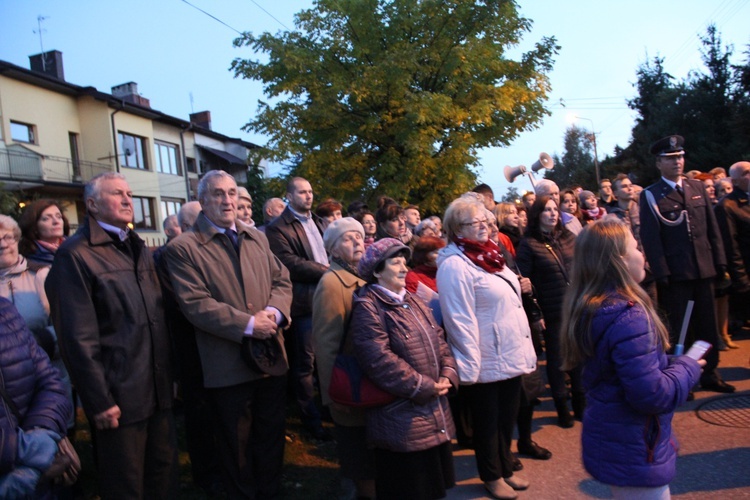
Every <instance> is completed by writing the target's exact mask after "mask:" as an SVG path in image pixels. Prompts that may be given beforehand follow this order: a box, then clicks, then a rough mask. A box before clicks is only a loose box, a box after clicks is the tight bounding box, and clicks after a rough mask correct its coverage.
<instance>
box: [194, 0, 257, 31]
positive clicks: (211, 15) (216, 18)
mask: <svg viewBox="0 0 750 500" xmlns="http://www.w3.org/2000/svg"><path fill="white" fill-rule="evenodd" d="M182 1H183V2H184V3H186V4H188V5H189V6H191V7H192V8H194V9H195V10H197V11H200V12H202V13H204V14H205V15H207V16H208V17H210V18H211V19H213V20H214V21H217V22H219V23H221V24H223V25H224V26H226V27H227V28H229V29H230V30H232V31H234V32H235V33H237V34H238V35H240V36H242V35H244V33H242V32H241V31H239V30H236V29H234V28H232V27H231V26H229V25H228V24H227V23H225V22H224V21H222V20H221V19H219V18H218V17H216V16H214V15H213V14H209V13H208V12H206V11H205V10H203V9H201V8H200V7H197V6H195V5H193V4H191V3H190V2H188V1H187V0H182ZM253 3H255V2H253ZM256 5H257V4H256Z"/></svg>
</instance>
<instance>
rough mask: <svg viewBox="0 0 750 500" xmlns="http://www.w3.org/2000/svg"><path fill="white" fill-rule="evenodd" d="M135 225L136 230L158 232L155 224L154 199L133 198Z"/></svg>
mask: <svg viewBox="0 0 750 500" xmlns="http://www.w3.org/2000/svg"><path fill="white" fill-rule="evenodd" d="M133 212H134V214H133V225H134V226H135V228H136V229H151V230H156V225H155V224H154V216H153V213H154V199H153V198H141V197H139V196H133Z"/></svg>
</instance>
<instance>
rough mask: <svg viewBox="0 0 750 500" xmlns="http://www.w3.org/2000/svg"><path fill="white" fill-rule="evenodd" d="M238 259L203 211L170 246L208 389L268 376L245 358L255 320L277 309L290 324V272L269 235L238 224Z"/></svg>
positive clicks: (174, 272)
mask: <svg viewBox="0 0 750 500" xmlns="http://www.w3.org/2000/svg"><path fill="white" fill-rule="evenodd" d="M237 233H238V235H237V236H238V240H239V245H240V254H239V255H238V254H237V252H235V250H234V248H233V247H232V243H231V242H230V240H229V237H228V236H227V235H225V234H224V233H223V232H220V231H219V230H217V229H216V228H215V227H214V226H213V225H212V224H211V223H210V222H209V220H208V219H207V218H206V216H205V215H204V214H203V212H201V213H200V215H199V216H198V220H197V221H196V222H195V226H194V227H193V231H192V232H189V233H183V234H182V235H180V236H178V237H177V238H175V239H174V240H172V242H170V243H169V245H168V246H167V252H166V258H167V266H168V267H169V272H170V275H171V279H172V285H173V286H174V291H175V296H176V298H177V302H178V303H179V305H180V309H181V310H182V312H183V314H184V315H185V317H186V318H187V319H188V321H190V322H191V323H192V324H193V326H194V327H195V335H196V341H197V343H198V351H199V353H200V357H201V364H202V365H203V377H204V383H205V386H206V387H209V388H215V387H229V386H232V385H237V384H242V383H245V382H250V381H253V380H258V379H260V378H261V377H263V375H261V374H260V373H258V372H255V371H253V370H251V369H250V368H249V367H248V366H247V365H246V364H245V362H244V361H243V360H242V357H241V355H240V345H241V343H242V339H243V337H244V332H245V328H246V327H247V325H248V323H249V322H250V318H251V317H252V316H253V315H254V314H255V313H257V312H258V311H262V310H263V309H265V308H266V306H271V307H275V308H276V309H278V310H279V311H280V312H281V314H282V315H283V316H284V318H285V319H286V321H287V322H288V321H289V307H290V305H291V302H292V284H291V282H290V281H289V273H288V272H287V270H286V268H285V267H284V266H283V265H282V264H281V262H280V261H279V259H277V258H276V257H275V256H274V255H273V253H271V250H270V249H269V247H268V240H267V239H266V237H265V235H264V234H263V233H261V232H260V231H258V230H257V229H255V228H251V227H249V226H246V225H245V224H242V223H241V222H239V221H238V222H237Z"/></svg>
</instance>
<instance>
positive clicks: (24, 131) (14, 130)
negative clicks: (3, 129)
mask: <svg viewBox="0 0 750 500" xmlns="http://www.w3.org/2000/svg"><path fill="white" fill-rule="evenodd" d="M10 137H11V138H12V139H13V140H14V141H16V142H28V143H29V144H36V135H35V134H34V125H29V124H27V123H20V122H14V121H11V122H10Z"/></svg>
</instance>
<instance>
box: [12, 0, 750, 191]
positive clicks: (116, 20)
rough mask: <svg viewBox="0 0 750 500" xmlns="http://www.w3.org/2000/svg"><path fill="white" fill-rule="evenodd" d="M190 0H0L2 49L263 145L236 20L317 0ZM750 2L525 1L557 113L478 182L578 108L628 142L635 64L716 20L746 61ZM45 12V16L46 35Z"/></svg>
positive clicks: (281, 14) (685, 54)
mask: <svg viewBox="0 0 750 500" xmlns="http://www.w3.org/2000/svg"><path fill="white" fill-rule="evenodd" d="M189 1H190V3H187V2H186V1H184V0H148V1H147V0H129V1H128V2H111V1H106V0H105V1H101V0H98V1H94V0H78V1H61V0H56V1H53V0H0V59H2V60H5V61H8V62H11V63H14V64H17V65H19V66H22V67H25V68H28V67H29V61H28V56H29V55H32V54H37V53H39V52H41V49H42V47H43V48H44V50H45V51H46V50H53V49H55V50H59V51H61V52H62V53H63V61H64V66H65V79H66V80H67V81H68V82H70V83H74V84H76V85H81V86H93V87H96V88H97V89H98V90H101V91H103V92H107V93H109V92H111V87H113V86H115V85H119V84H121V83H125V82H130V81H134V82H136V83H138V89H139V92H140V93H141V94H142V95H143V96H144V97H146V98H148V99H150V101H151V106H152V107H153V108H154V109H158V110H159V111H162V112H164V113H167V114H170V115H173V116H176V117H179V118H183V119H186V120H187V119H188V115H189V114H190V113H191V112H194V111H195V112H197V111H203V110H209V111H211V116H212V120H213V129H214V130H216V131H217V132H220V133H222V134H225V135H228V136H231V137H240V138H242V139H245V140H249V141H251V142H255V143H257V144H264V143H265V142H266V139H265V138H264V137H262V136H259V135H254V134H248V133H245V132H242V131H241V130H240V129H241V127H242V126H243V125H244V124H245V123H247V122H248V121H249V119H250V118H251V117H252V116H253V115H254V113H255V112H256V109H257V102H258V100H259V99H263V95H262V90H261V86H260V84H259V83H256V82H251V81H247V80H236V79H234V77H233V74H232V73H231V72H230V71H229V66H230V64H231V61H232V60H233V59H234V58H236V57H241V58H251V57H253V54H252V52H251V51H250V50H249V49H248V48H242V49H236V48H234V47H233V46H232V40H233V39H234V38H236V37H237V33H236V31H235V30H237V31H252V32H253V33H255V34H259V33H261V32H264V31H269V32H271V33H276V32H278V31H280V30H286V29H292V28H293V27H294V14H295V13H296V12H299V11H300V10H302V9H305V8H309V7H310V6H311V5H312V2H311V1H309V0H273V1H272V0H221V1H218V0H215V1H209V0H189ZM748 3H750V0H714V1H706V0H682V1H674V0H668V1H653V0H650V1H646V0H631V1H628V2H625V1H602V0H596V1H595V0H569V1H566V2H561V1H559V0H558V1H553V0H535V1H533V2H532V1H521V2H519V4H520V11H521V13H522V15H524V16H525V17H527V18H529V19H531V20H533V22H534V25H533V30H532V31H531V33H528V34H526V36H525V37H524V41H523V42H522V45H521V47H520V49H522V50H523V49H527V48H529V47H531V46H533V44H534V43H535V42H537V41H538V40H540V39H541V37H542V36H555V37H556V38H557V40H558V44H559V45H561V47H562V49H561V51H560V54H559V55H558V56H557V57H556V61H555V65H554V70H553V72H552V73H551V82H552V88H553V91H552V94H551V96H550V100H549V103H548V107H549V109H550V111H551V112H552V115H551V116H549V117H547V118H546V119H545V120H544V123H543V124H542V125H541V127H540V128H539V129H538V130H535V131H532V132H526V133H524V134H522V135H521V136H520V137H519V138H518V139H517V140H516V141H515V142H514V143H513V144H512V145H511V146H510V147H507V148H488V149H486V150H483V151H482V152H481V158H482V166H481V168H480V170H479V177H480V181H482V182H486V183H488V184H489V185H490V186H492V187H493V189H494V190H495V193H496V197H497V198H500V197H501V196H502V194H504V193H505V190H506V189H507V187H508V183H507V182H506V181H505V179H504V177H503V174H502V171H503V167H504V166H505V165H511V166H516V165H519V164H524V165H527V166H529V165H531V164H532V163H533V162H534V161H535V160H536V158H537V157H538V155H539V153H540V152H542V151H544V152H547V153H549V154H554V153H557V154H558V155H561V154H562V152H563V136H564V133H565V129H566V127H568V126H569V124H570V122H569V117H570V116H571V115H577V116H580V117H583V118H587V119H588V120H580V121H579V122H578V124H579V125H580V126H582V127H584V128H589V129H590V128H592V122H593V129H594V130H595V131H596V133H597V140H598V150H599V157H600V158H603V157H604V156H605V155H606V154H608V153H611V152H612V151H613V149H614V147H615V145H618V144H619V145H620V146H625V145H627V143H628V141H629V138H630V130H631V128H632V125H633V120H634V114H633V113H632V112H631V111H630V110H629V109H628V108H627V105H626V100H627V99H630V98H632V97H634V95H635V91H634V87H633V83H634V82H635V80H636V77H635V71H636V68H637V67H638V65H639V64H640V63H642V62H644V61H645V60H646V59H652V58H653V57H654V56H660V57H665V63H664V65H665V68H666V70H667V71H668V72H669V73H670V74H672V75H673V76H675V77H677V78H678V79H682V78H684V77H686V76H687V74H688V72H689V71H690V70H691V69H693V70H695V69H701V70H702V69H703V66H702V64H701V61H700V55H699V52H698V49H699V40H698V35H699V34H704V33H705V29H706V27H707V26H708V24H709V23H711V22H713V23H715V24H716V26H717V27H718V29H719V31H720V33H721V35H722V39H723V42H724V44H725V45H726V44H731V45H733V46H734V56H733V62H735V63H737V64H739V63H744V62H746V61H747V56H746V55H744V52H745V51H746V50H747V46H748V44H750V34H748V30H747V20H748V19H750V7H748ZM196 7H198V8H200V9H202V10H204V11H206V12H208V13H209V14H211V15H212V16H214V17H215V18H218V19H219V20H220V21H221V22H220V21H217V20H215V19H213V18H212V17H209V16H208V15H207V14H205V13H203V12H201V11H200V10H198V9H196ZM39 16H42V17H44V20H42V21H41V40H40V32H39V24H38V19H37V18H38V17H39ZM191 96H192V97H191ZM561 101H562V102H563V103H564V104H565V106H562V105H561V104H560V102H561ZM675 132H677V133H679V131H675ZM655 139H658V138H655ZM686 147H687V148H689V147H690V145H686ZM277 170H278V168H277ZM515 185H516V186H517V187H518V188H519V189H520V190H525V189H528V188H529V187H530V183H529V181H528V180H527V179H519V180H517V181H516V183H515Z"/></svg>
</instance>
